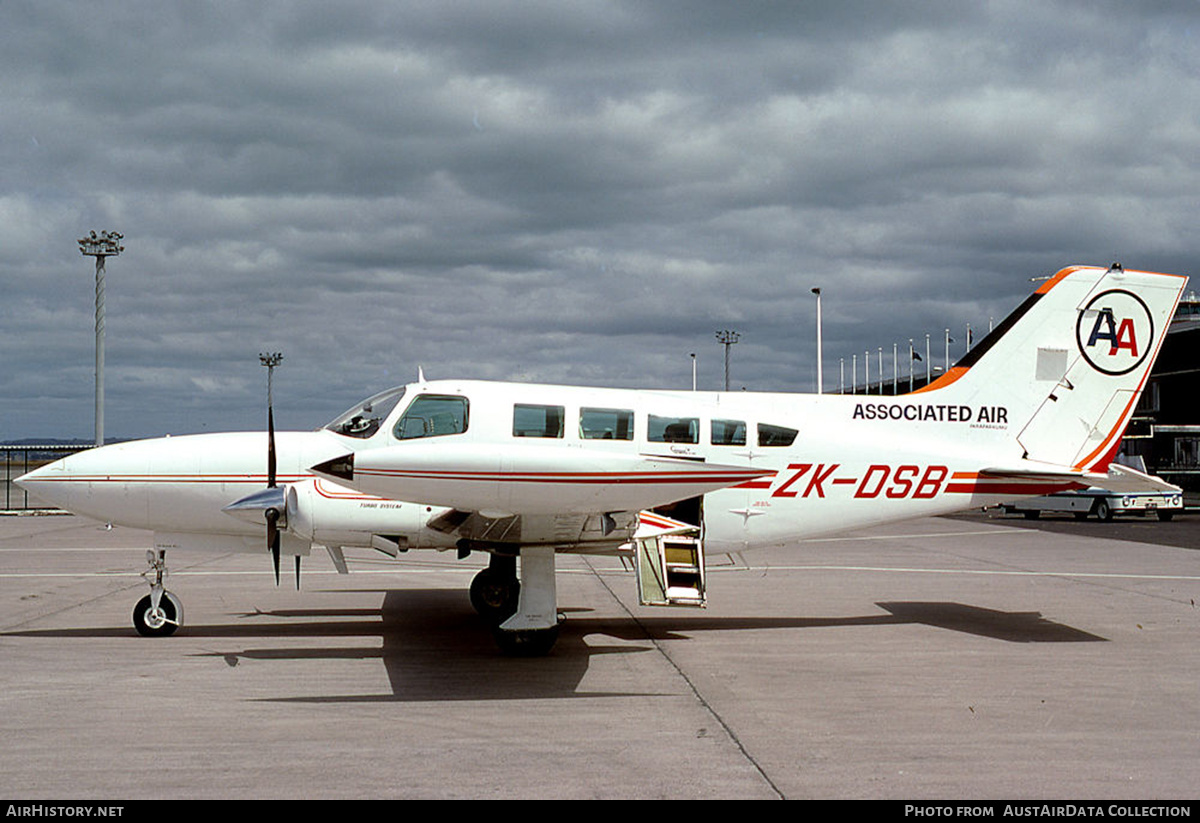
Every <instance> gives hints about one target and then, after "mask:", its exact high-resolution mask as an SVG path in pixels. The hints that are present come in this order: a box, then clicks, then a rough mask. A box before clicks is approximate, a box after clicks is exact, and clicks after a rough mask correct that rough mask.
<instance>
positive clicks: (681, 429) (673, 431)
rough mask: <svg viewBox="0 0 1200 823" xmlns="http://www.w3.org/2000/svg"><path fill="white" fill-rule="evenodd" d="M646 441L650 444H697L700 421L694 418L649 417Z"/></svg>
mask: <svg viewBox="0 0 1200 823" xmlns="http://www.w3.org/2000/svg"><path fill="white" fill-rule="evenodd" d="M646 439H647V440H649V441H650V442H651V443H699V442H700V420H699V419H698V418H695V417H659V416H658V415H656V414H652V415H650V425H649V429H648V431H647V435H646Z"/></svg>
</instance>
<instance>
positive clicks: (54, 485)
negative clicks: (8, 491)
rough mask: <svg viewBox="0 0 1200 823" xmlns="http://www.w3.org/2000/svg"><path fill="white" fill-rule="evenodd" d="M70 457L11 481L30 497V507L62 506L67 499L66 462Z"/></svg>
mask: <svg viewBox="0 0 1200 823" xmlns="http://www.w3.org/2000/svg"><path fill="white" fill-rule="evenodd" d="M70 459H71V458H70V456H68V457H63V458H61V459H59V460H55V461H54V462H53V463H47V464H46V465H45V466H41V467H39V468H36V469H34V470H33V471H31V472H27V473H25V474H23V475H21V476H20V477H18V478H16V479H15V480H13V483H15V484H16V485H17V486H18V487H19V488H21V489H24V490H25V492H27V493H28V494H29V496H30V501H29V503H30V505H31V506H33V507H36V506H37V504H40V503H50V504H53V505H55V506H63V505H64V502H65V501H66V500H67V499H69V497H70V495H69V494H66V493H67V492H68V489H67V486H68V485H69V484H68V483H66V482H64V481H65V480H67V478H68V474H69V473H68V468H67V461H68V460H70Z"/></svg>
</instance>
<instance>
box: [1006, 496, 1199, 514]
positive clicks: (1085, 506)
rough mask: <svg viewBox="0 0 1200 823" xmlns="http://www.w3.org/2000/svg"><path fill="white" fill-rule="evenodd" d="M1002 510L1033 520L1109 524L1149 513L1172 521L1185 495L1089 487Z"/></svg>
mask: <svg viewBox="0 0 1200 823" xmlns="http://www.w3.org/2000/svg"><path fill="white" fill-rule="evenodd" d="M1002 508H1003V509H1004V511H1006V512H1008V513H1009V514H1023V515H1025V517H1027V518H1029V519H1030V520H1033V519H1036V518H1038V517H1040V516H1041V514H1042V513H1043V512H1047V513H1051V514H1073V515H1075V519H1076V520H1086V519H1087V518H1088V516H1089V515H1095V516H1096V517H1097V518H1098V519H1100V520H1106V521H1107V520H1112V519H1113V518H1114V517H1117V516H1122V515H1138V516H1143V517H1144V516H1146V515H1150V514H1154V515H1157V516H1158V519H1159V520H1170V519H1171V518H1172V517H1174V516H1175V515H1176V514H1179V513H1181V512H1182V511H1183V492H1182V490H1181V491H1175V492H1169V491H1163V492H1131V493H1126V494H1118V493H1116V492H1111V491H1108V490H1106V489H1098V488H1090V489H1082V490H1081V491H1071V492H1059V493H1058V494H1051V495H1046V496H1045V497H1034V498H1030V499H1029V500H1020V501H1017V502H1014V503H1005V504H1003V506H1002Z"/></svg>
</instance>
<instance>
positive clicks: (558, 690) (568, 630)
mask: <svg viewBox="0 0 1200 823" xmlns="http://www.w3.org/2000/svg"><path fill="white" fill-rule="evenodd" d="M382 594H383V595H384V600H383V604H382V607H381V608H380V609H295V610H274V611H259V612H250V613H245V614H242V615H240V616H238V618H237V619H236V620H234V621H232V622H229V623H223V624H207V625H204V624H199V625H198V624H190V625H188V626H186V627H185V628H184V629H182V630H181V631H180V634H179V635H177V637H178V638H179V639H183V638H185V637H186V638H189V639H208V640H213V641H219V642H220V643H221V644H227V645H228V648H225V649H220V648H216V649H213V650H211V651H203V652H198V653H197V654H198V656H205V657H214V658H220V659H221V660H223V661H224V663H225V665H228V666H237V665H239V664H241V663H242V662H243V661H247V660H255V661H272V660H339V659H341V660H364V659H378V660H380V661H381V662H382V663H383V665H384V667H385V668H386V671H387V675H388V680H389V683H390V686H391V693H390V694H377V695H324V696H313V695H310V696H299V695H297V696H293V697H278V698H270V700H271V701H272V702H276V701H278V702H303V703H326V702H332V703H339V702H374V701H400V702H424V701H433V702H442V701H452V700H527V699H534V698H547V697H551V698H565V697H571V698H578V697H597V696H603V697H617V696H622V695H621V694H615V693H612V692H603V693H592V692H587V691H580V690H579V685H580V683H581V682H582V680H583V677H584V674H585V673H586V672H587V668H588V663H589V661H590V660H591V658H592V656H593V655H603V654H634V653H640V652H647V651H653V650H654V649H655V648H656V646H655V644H656V643H658V642H660V641H672V640H687V639H690V637H691V636H692V635H694V634H696V633H698V632H708V631H726V632H728V631H761V630H766V629H810V628H812V629H815V628H827V627H845V626H863V627H872V626H896V625H926V626H932V627H935V628H940V629H948V630H950V631H956V632H964V633H967V634H971V635H975V636H979V637H984V638H989V639H994V640H1001V641H1006V642H1012V643H1080V642H1096V641H1104V640H1105V638H1102V637H1099V636H1097V635H1094V634H1090V633H1088V632H1085V631H1082V630H1080V629H1076V628H1072V627H1070V626H1066V625H1063V624H1061V623H1055V622H1054V621H1052V620H1048V619H1046V618H1044V617H1043V616H1042V615H1041V613H1039V612H1005V611H997V610H993V609H984V608H980V607H977V606H971V605H966V604H962V603H953V602H881V603H877V604H876V605H878V606H879V607H880V608H881V609H883V610H884V611H885V612H887V614H877V615H868V616H860V617H829V618H821V617H742V618H738V617H708V616H699V615H695V614H694V613H691V614H670V615H664V616H652V617H646V616H641V615H638V616H632V617H609V618H600V617H589V616H588V615H587V613H586V610H580V611H577V612H576V613H574V614H572V615H571V617H570V619H568V620H567V621H566V622H565V623H563V626H562V633H561V635H560V636H559V640H558V643H557V645H556V646H555V648H554V651H553V652H552V654H550V655H549V656H548V657H544V658H532V659H517V658H509V657H505V656H503V655H502V654H500V653H499V651H498V650H497V649H496V646H495V644H494V642H493V641H492V637H491V633H490V631H489V630H488V628H487V627H486V626H485V625H484V624H483V622H482V620H481V619H480V618H479V617H478V616H477V615H476V614H475V612H474V611H473V610H471V608H470V606H469V605H468V604H467V602H466V601H467V598H466V595H465V593H464V592H463V591H461V590H459V589H404V590H386V591H383V592H382ZM564 611H568V612H569V611H570V609H565V610H564ZM131 634H132V629H123V628H122V629H113V628H99V629H57V630H55V629H43V630H24V631H19V632H7V633H4V635H3V636H10V637H11V636H22V637H40V638H53V637H73V638H78V637H125V636H128V635H131ZM597 636H607V637H610V638H614V639H615V640H617V641H620V642H619V643H608V644H604V643H603V642H602V641H601V642H596V638H597ZM371 637H377V638H380V639H381V640H382V644H381V645H378V646H376V645H371V646H362V645H358V644H356V643H353V642H352V641H354V640H355V639H358V638H371ZM589 637H590V638H591V640H590V641H588V640H585V638H589ZM299 638H328V639H329V640H331V641H336V640H337V639H339V638H341V639H344V640H345V641H346V643H345V645H339V644H337V643H336V642H334V643H331V644H326V645H320V646H308V647H296V646H295V645H287V646H276V645H270V642H271V641H272V640H288V641H291V640H292V639H299ZM256 639H257V640H262V641H266V642H267V645H251V642H252V641H254V640H256ZM139 642H143V641H139ZM144 642H146V643H147V644H149V646H154V647H155V649H156V650H157V651H162V650H163V649H162V647H160V646H158V645H157V644H159V643H163V644H168V648H169V644H170V643H171V642H172V641H171V640H170V639H166V640H151V641H144ZM213 645H218V644H213ZM632 694H633V693H629V695H632ZM638 694H640V695H642V696H645V695H646V693H638ZM629 695H627V696H629Z"/></svg>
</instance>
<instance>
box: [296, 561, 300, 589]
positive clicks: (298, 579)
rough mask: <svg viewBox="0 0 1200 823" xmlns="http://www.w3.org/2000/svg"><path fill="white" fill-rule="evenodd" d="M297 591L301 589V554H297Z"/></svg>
mask: <svg viewBox="0 0 1200 823" xmlns="http://www.w3.org/2000/svg"><path fill="white" fill-rule="evenodd" d="M296 591H300V555H296Z"/></svg>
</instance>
